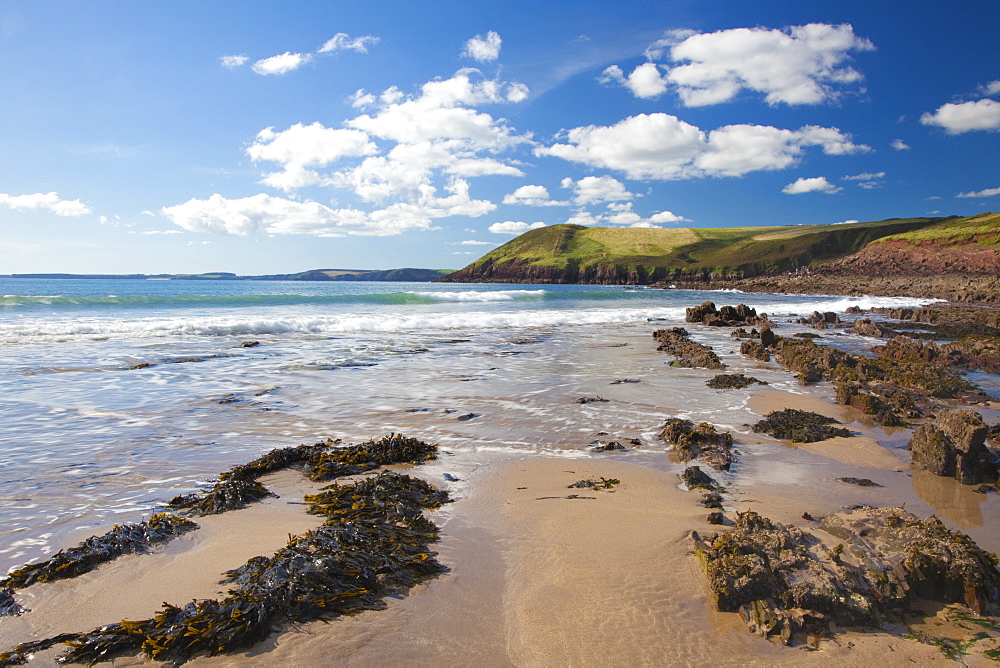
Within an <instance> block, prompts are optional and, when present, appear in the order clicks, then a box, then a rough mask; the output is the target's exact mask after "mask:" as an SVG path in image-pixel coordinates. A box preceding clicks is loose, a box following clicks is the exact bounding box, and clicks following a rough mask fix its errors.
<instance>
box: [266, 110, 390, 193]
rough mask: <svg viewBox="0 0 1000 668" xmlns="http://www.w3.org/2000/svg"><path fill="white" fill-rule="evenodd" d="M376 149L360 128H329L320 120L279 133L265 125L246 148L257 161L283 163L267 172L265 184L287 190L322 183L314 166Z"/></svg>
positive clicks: (296, 125)
mask: <svg viewBox="0 0 1000 668" xmlns="http://www.w3.org/2000/svg"><path fill="white" fill-rule="evenodd" d="M377 151H378V147H377V146H376V145H375V144H374V142H372V141H371V140H370V139H369V138H368V135H366V134H365V133H364V132H361V131H360V130H350V129H333V128H327V127H324V126H323V125H322V124H321V123H318V122H317V123H313V124H312V125H302V124H301V123H296V124H295V125H293V126H291V127H290V128H288V129H287V130H282V131H280V132H275V130H274V128H273V127H269V128H265V129H263V130H261V131H260V132H258V133H257V137H256V138H255V139H254V143H253V144H251V145H250V147H249V148H247V150H246V152H247V155H249V156H250V158H252V159H253V160H254V161H255V162H260V161H268V162H276V163H278V164H280V165H281V166H282V168H283V171H281V172H273V173H270V174H267V175H265V176H264V179H263V181H262V183H264V184H266V185H269V186H271V187H273V188H278V189H280V190H284V191H286V192H287V191H291V190H295V189H297V188H303V187H305V186H309V185H316V184H320V183H323V178H322V177H321V176H320V175H319V174H318V173H317V172H315V171H314V170H312V169H309V168H311V167H322V166H325V165H329V164H331V163H334V162H336V161H338V160H340V159H341V158H345V157H358V156H365V155H371V154H373V153H376V152H377Z"/></svg>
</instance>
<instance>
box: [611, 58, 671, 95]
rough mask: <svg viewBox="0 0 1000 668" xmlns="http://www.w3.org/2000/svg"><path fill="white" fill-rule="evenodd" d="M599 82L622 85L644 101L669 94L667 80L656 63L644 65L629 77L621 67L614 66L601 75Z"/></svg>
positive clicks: (633, 71)
mask: <svg viewBox="0 0 1000 668" xmlns="http://www.w3.org/2000/svg"><path fill="white" fill-rule="evenodd" d="M598 80H599V81H600V82H601V83H618V84H621V85H622V86H625V87H626V88H628V89H629V90H630V91H632V94H633V95H635V96H636V97H639V98H643V99H650V98H656V97H659V96H660V95H663V94H664V93H665V92H667V78H666V77H665V76H663V75H662V74H661V72H660V68H659V66H657V65H656V63H643V64H642V65H639V66H638V67H636V68H635V69H634V70H632V73H631V74H629V75H628V76H627V77H626V76H625V73H624V72H623V71H622V69H621V68H620V67H618V66H617V65H612V66H610V67H608V68H606V69H605V70H604V72H602V73H601V76H600V77H599V79H598Z"/></svg>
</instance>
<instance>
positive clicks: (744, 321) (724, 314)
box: [684, 302, 771, 327]
mask: <svg viewBox="0 0 1000 668" xmlns="http://www.w3.org/2000/svg"><path fill="white" fill-rule="evenodd" d="M684 320H685V322H695V323H701V324H703V325H708V326H709V327H742V326H747V327H755V326H760V325H765V326H766V325H769V324H771V323H770V321H769V320H768V319H767V314H766V313H761V314H760V315H759V316H758V315H757V310H756V309H754V308H751V307H749V306H747V305H746V304H740V305H739V306H723V307H721V308H716V306H715V303H714V302H704V303H702V304H700V305H699V306H692V307H690V308H688V309H687V314H686V316H685V318H684Z"/></svg>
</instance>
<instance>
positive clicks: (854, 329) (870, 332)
mask: <svg viewBox="0 0 1000 668" xmlns="http://www.w3.org/2000/svg"><path fill="white" fill-rule="evenodd" d="M851 333H853V334H857V335H859V336H871V337H874V338H878V339H889V338H892V337H893V336H895V335H896V332H895V331H894V330H893V329H892V328H891V327H886V326H885V325H883V324H881V323H878V322H875V321H874V320H872V319H871V318H858V319H857V320H855V321H854V324H853V325H851Z"/></svg>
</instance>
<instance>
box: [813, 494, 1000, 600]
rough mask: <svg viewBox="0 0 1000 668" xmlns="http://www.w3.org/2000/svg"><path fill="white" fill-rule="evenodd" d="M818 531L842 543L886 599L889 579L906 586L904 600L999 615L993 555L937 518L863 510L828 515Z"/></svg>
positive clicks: (999, 574) (999, 583)
mask: <svg viewBox="0 0 1000 668" xmlns="http://www.w3.org/2000/svg"><path fill="white" fill-rule="evenodd" d="M820 526H821V528H822V529H823V530H824V531H826V532H827V533H829V534H831V535H833V536H835V537H837V538H839V539H841V540H843V541H845V543H846V544H847V547H848V550H847V551H848V552H849V553H850V554H851V555H853V556H854V557H855V558H856V559H857V560H858V562H859V568H860V569H863V570H862V575H863V576H864V578H865V581H866V582H867V584H868V585H869V586H870V587H872V588H873V590H874V592H875V593H876V594H877V593H880V592H881V593H882V594H883V595H884V594H885V589H886V588H885V587H884V586H882V585H883V584H884V583H887V582H890V581H891V580H892V579H893V577H894V576H895V577H899V578H901V579H902V580H904V581H905V587H904V590H905V591H904V592H903V593H902V594H901V596H902V597H905V598H906V603H910V602H912V601H914V600H915V599H926V600H933V601H941V602H943V603H964V604H965V605H967V606H969V608H971V609H972V610H973V611H974V612H975V613H976V614H979V615H996V614H1000V571H998V570H997V565H998V562H997V558H996V555H993V554H990V553H988V552H986V551H985V550H983V549H982V548H980V547H979V546H978V545H976V543H975V541H973V540H972V539H971V538H969V537H968V536H967V535H965V534H963V533H961V532H958V531H952V530H950V529H948V528H947V527H946V526H945V525H944V523H943V522H941V520H939V519H938V518H937V517H929V518H928V519H926V520H921V519H919V518H918V517H917V516H916V515H914V514H912V513H909V512H906V511H905V510H903V509H902V508H871V507H867V506H863V507H861V508H855V509H852V510H851V511H848V512H842V513H834V514H832V515H828V516H826V517H825V518H824V519H823V521H822V523H821V525H820Z"/></svg>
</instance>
